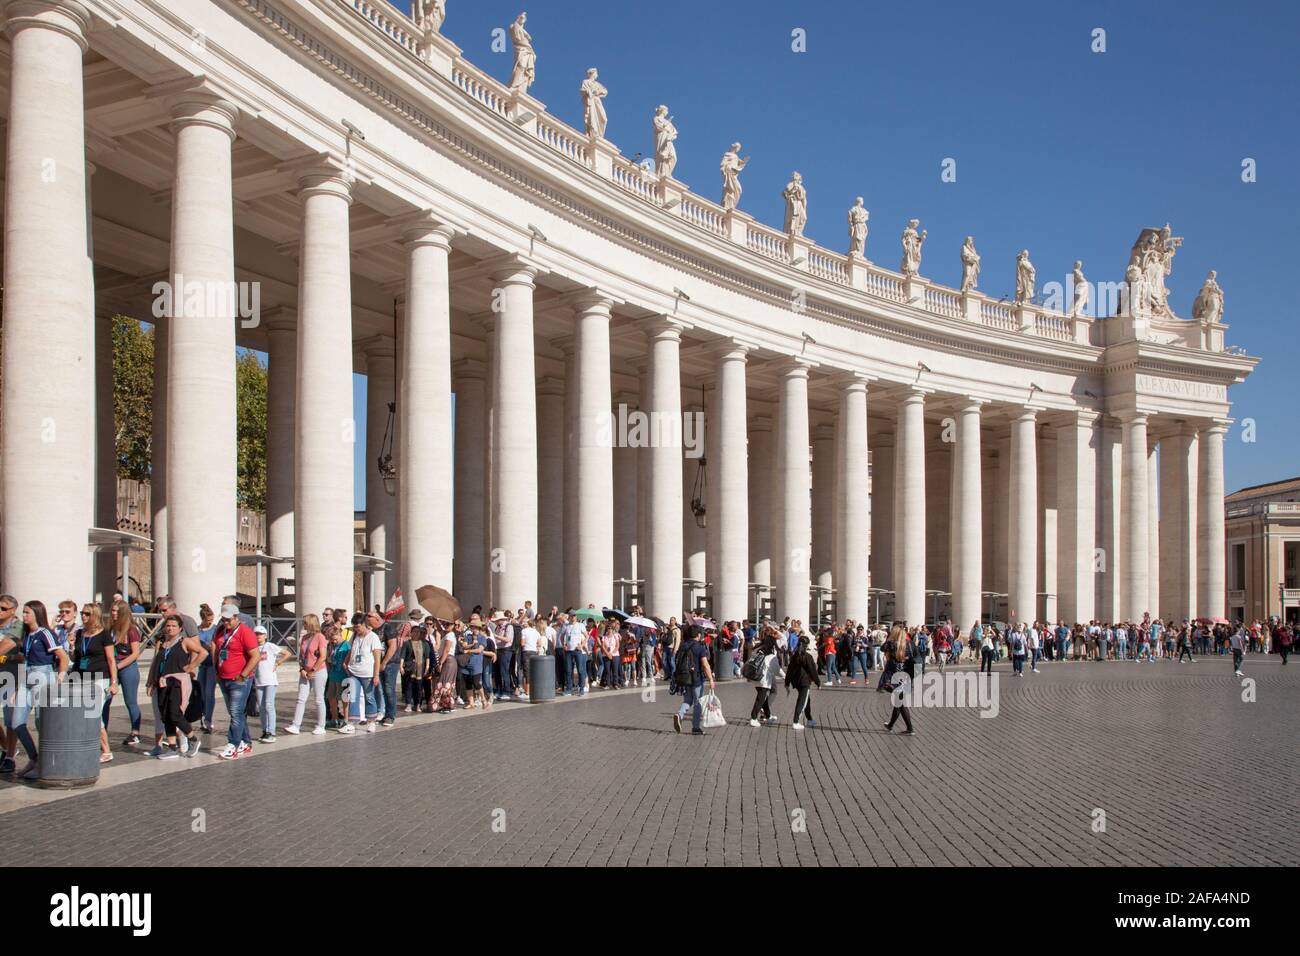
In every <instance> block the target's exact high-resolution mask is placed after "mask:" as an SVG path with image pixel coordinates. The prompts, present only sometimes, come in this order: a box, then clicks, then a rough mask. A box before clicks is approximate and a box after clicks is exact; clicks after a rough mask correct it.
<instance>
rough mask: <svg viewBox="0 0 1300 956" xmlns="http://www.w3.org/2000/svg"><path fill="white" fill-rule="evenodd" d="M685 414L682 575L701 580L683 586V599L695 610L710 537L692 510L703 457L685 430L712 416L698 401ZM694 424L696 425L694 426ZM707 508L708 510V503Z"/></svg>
mask: <svg viewBox="0 0 1300 956" xmlns="http://www.w3.org/2000/svg"><path fill="white" fill-rule="evenodd" d="M682 413H683V414H682V427H683V431H682V577H683V578H684V579H689V580H691V581H699V582H700V583H699V584H692V585H691V586H690V587H691V590H690V591H687V590H685V588H683V591H682V594H683V600H685V599H686V598H689V599H690V601H689V604H688V605H687V607H686V609H687V610H694V609H695V607H696V604H697V602H698V601H699V598H700V596H701V595H703V594H704V585H705V584H706V583H707V582H708V573H709V571H708V557H709V555H708V549H709V536H708V529H707V527H705V528H701V527H700V523H699V521H698V520H696V517H695V513H694V512H693V511H692V510H691V500H692V496H693V494H694V491H695V479H696V476H697V475H698V474H699V470H700V459H699V458H698V457H695V456H694V455H693V454H692V452H691V450H690V449H689V448H688V447H687V437H688V436H687V434H686V431H685V429H686V427H688V423H691V422H699V421H701V420H703V419H704V418H706V417H708V416H707V413H706V411H705V408H704V406H703V405H698V404H693V405H686V406H685V407H683V408H682ZM690 427H692V428H693V427H694V425H690ZM697 434H698V433H697ZM705 437H707V435H706V436H705ZM692 440H694V439H692ZM700 454H701V455H702V454H703V450H700ZM705 507H706V509H707V507H708V504H707V502H706V503H705ZM706 518H707V511H706Z"/></svg>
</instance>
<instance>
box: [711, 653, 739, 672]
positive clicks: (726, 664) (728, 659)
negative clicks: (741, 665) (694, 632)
mask: <svg viewBox="0 0 1300 956" xmlns="http://www.w3.org/2000/svg"><path fill="white" fill-rule="evenodd" d="M731 655H732V650H731V648H729V647H719V648H718V649H717V654H716V655H715V656H716V657H717V665H716V666H715V667H714V668H713V677H714V679H715V680H731V679H732V678H733V677H735V676H736V660H735V658H734V657H732V656H731Z"/></svg>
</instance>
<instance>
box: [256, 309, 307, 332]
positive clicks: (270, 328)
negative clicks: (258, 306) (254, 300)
mask: <svg viewBox="0 0 1300 956" xmlns="http://www.w3.org/2000/svg"><path fill="white" fill-rule="evenodd" d="M262 328H264V329H265V330H266V331H267V332H297V331H298V310H297V309H292V308H290V307H289V306H287V305H277V306H276V307H275V308H273V309H263V310H262Z"/></svg>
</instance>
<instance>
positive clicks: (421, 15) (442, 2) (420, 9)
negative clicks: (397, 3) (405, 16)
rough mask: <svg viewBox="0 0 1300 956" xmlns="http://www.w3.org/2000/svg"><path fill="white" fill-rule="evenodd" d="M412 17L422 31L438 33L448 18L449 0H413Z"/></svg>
mask: <svg viewBox="0 0 1300 956" xmlns="http://www.w3.org/2000/svg"><path fill="white" fill-rule="evenodd" d="M411 19H412V20H414V21H415V25H416V26H418V27H419V28H420V30H421V32H424V33H430V32H432V33H438V32H439V31H440V30H442V21H444V20H446V19H447V0H411Z"/></svg>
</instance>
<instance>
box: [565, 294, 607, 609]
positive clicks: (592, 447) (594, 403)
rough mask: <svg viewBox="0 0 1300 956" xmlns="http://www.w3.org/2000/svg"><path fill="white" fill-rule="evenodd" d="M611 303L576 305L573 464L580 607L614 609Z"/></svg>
mask: <svg viewBox="0 0 1300 956" xmlns="http://www.w3.org/2000/svg"><path fill="white" fill-rule="evenodd" d="M612 305H613V303H612V301H611V300H610V298H609V297H608V296H606V295H604V294H603V293H601V292H599V291H596V290H589V291H588V292H586V293H583V294H581V295H579V296H578V298H577V299H576V300H575V302H574V311H575V320H576V329H575V336H574V370H575V372H576V376H577V380H578V391H577V404H576V408H575V409H574V412H575V422H574V444H575V446H576V451H577V454H576V455H575V457H573V458H572V459H570V460H571V461H573V462H574V463H575V465H576V467H575V468H574V472H575V474H574V477H573V486H574V488H575V490H576V493H577V496H578V503H579V507H578V513H577V522H576V542H575V546H576V548H577V555H576V561H575V574H576V577H577V581H576V583H577V593H576V594H575V595H574V597H575V598H576V600H577V601H579V602H581V603H580V606H585V605H587V604H595V605H596V607H608V606H610V605H612V604H613V603H614V444H615V440H616V438H617V437H618V436H616V435H615V422H614V421H613V419H612V418H611V415H610V410H611V408H612V407H613V402H612V400H611V396H612V391H611V389H612V387H613V378H612V375H613V373H612V370H611V368H610V344H609V322H610V307H611V306H612Z"/></svg>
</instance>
